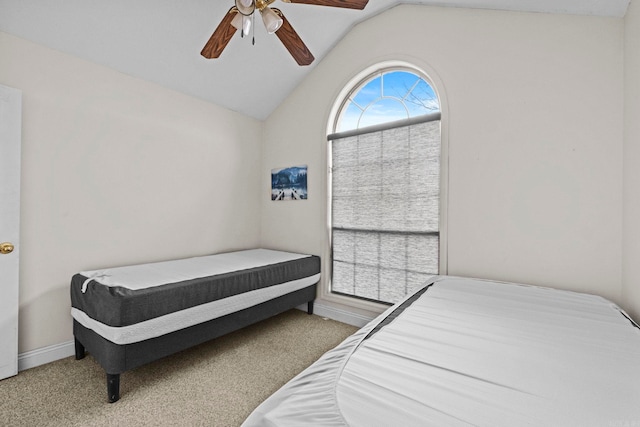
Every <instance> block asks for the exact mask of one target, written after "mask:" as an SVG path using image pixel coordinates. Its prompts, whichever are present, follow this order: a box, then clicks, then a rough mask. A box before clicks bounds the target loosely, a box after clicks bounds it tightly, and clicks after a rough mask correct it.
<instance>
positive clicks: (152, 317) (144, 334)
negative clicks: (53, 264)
mask: <svg viewBox="0 0 640 427" xmlns="http://www.w3.org/2000/svg"><path fill="white" fill-rule="evenodd" d="M319 279H320V258H319V257H317V256H314V255H307V254H298V253H291V252H283V251H275V250H269V249H250V250H243V251H236V252H228V253H222V254H215V255H209V256H202V257H194V258H187V259H178V260H171V261H164V262H156V263H149V264H140V265H131V266H124V267H116V268H106V269H100V270H92V271H83V272H80V273H78V274H76V275H74V276H73V277H72V279H71V306H72V308H71V315H72V317H73V333H74V337H75V344H76V358H77V359H81V358H83V357H84V355H85V350H88V351H89V353H91V354H92V356H93V357H94V358H95V359H96V360H97V361H98V362H99V363H100V365H101V366H102V367H103V368H104V370H105V371H106V374H107V396H108V400H109V402H115V401H117V400H118V399H119V398H120V391H119V388H120V374H121V373H122V372H125V371H127V370H130V369H133V368H136V367H138V366H141V365H143V364H145V363H148V362H152V361H154V360H157V359H159V358H161V357H164V356H168V355H170V354H173V353H175V352H178V351H181V350H184V349H186V348H189V347H192V346H195V345H197V344H200V343H203V342H205V341H208V340H211V339H213V338H217V337H219V336H222V335H224V334H226V333H229V332H232V331H235V330H237V329H240V328H243V327H245V326H248V325H250V324H252V323H255V322H258V321H261V320H264V319H266V318H268V317H270V316H274V315H276V314H279V313H281V312H284V311H286V310H289V309H291V308H294V307H297V306H299V305H301V304H304V303H306V304H307V310H308V312H309V314H311V313H312V312H313V301H314V299H315V296H316V284H317V283H318V280H319Z"/></svg>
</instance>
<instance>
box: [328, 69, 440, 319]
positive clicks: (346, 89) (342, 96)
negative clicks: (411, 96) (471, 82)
mask: <svg viewBox="0 0 640 427" xmlns="http://www.w3.org/2000/svg"><path fill="white" fill-rule="evenodd" d="M423 69H427V70H429V71H428V72H425V71H423ZM392 70H402V71H409V72H411V73H414V74H416V75H418V76H420V77H421V78H422V79H424V80H425V81H426V82H427V83H428V84H429V85H430V86H431V87H432V88H433V90H434V91H435V93H436V96H437V99H438V102H439V104H440V112H441V135H440V136H441V154H440V254H439V262H440V265H439V270H440V274H448V246H449V244H448V227H447V213H448V157H449V150H448V114H447V112H448V104H447V99H446V96H445V92H444V85H443V84H442V83H441V80H440V79H439V78H438V76H437V73H435V71H434V70H432V69H430V67H428V66H425V65H422V68H420V67H417V66H415V65H413V64H411V63H409V62H404V61H398V60H390V61H384V62H379V63H377V64H374V65H372V66H369V67H367V68H366V69H364V70H362V71H361V72H359V73H357V74H356V75H355V76H354V77H352V78H351V79H350V80H349V81H348V82H347V84H345V85H344V86H343V88H342V89H341V90H340V91H339V93H338V95H337V96H336V97H335V102H334V104H333V106H332V108H331V111H330V112H329V115H328V119H327V135H330V134H332V133H335V131H336V128H337V125H338V121H339V119H340V112H341V110H342V109H343V108H344V105H345V104H346V103H347V102H348V101H349V97H350V96H351V95H352V93H353V92H355V91H357V90H358V89H359V88H361V87H363V86H364V85H366V84H367V83H368V82H369V81H370V80H372V79H374V78H376V76H378V75H379V74H380V73H383V72H388V71H392ZM326 148H327V155H326V160H327V175H326V177H327V183H326V187H325V188H326V189H327V192H326V196H327V204H326V207H327V211H326V219H327V221H326V227H327V236H328V239H327V241H328V245H327V252H325V259H324V261H323V264H324V269H325V277H326V279H324V280H323V286H321V287H320V292H319V297H320V298H321V299H322V300H324V301H328V302H331V303H337V304H339V305H342V306H346V307H352V308H355V309H356V310H357V311H356V312H354V313H361V314H362V315H364V316H365V317H366V316H367V315H366V314H365V313H379V312H382V311H384V310H385V309H386V308H387V307H388V305H385V304H381V303H377V302H373V301H367V300H361V299H357V298H353V297H349V296H343V295H339V294H334V293H332V292H331V275H332V271H331V270H332V253H331V248H332V244H333V242H332V241H331V228H332V224H331V221H332V212H331V210H332V206H331V200H332V194H331V191H332V182H331V167H332V165H331V161H332V153H331V144H330V142H328V143H327V146H326ZM347 310H349V311H351V309H347ZM361 310H362V311H361ZM363 324H364V323H363Z"/></svg>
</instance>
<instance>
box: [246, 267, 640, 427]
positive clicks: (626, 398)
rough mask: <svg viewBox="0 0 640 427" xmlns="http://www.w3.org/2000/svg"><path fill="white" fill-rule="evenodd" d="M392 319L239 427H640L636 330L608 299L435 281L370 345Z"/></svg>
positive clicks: (355, 339)
mask: <svg viewBox="0 0 640 427" xmlns="http://www.w3.org/2000/svg"><path fill="white" fill-rule="evenodd" d="M400 304H401V303H398V304H397V305H396V307H397V306H398V305H400ZM394 308H395V307H392V308H390V309H389V310H387V312H385V313H384V314H383V315H381V316H380V317H379V318H377V319H376V320H374V321H372V322H371V323H370V324H369V325H367V326H365V327H364V328H363V329H361V330H360V331H358V332H357V333H356V334H354V335H353V336H351V337H349V338H348V339H347V340H345V341H344V342H343V343H342V344H341V345H340V346H338V347H337V348H336V349H334V350H332V351H330V352H328V353H326V354H325V355H324V356H323V357H322V358H321V359H320V360H319V361H318V362H316V363H315V364H314V365H312V366H311V367H309V368H308V369H307V370H305V371H303V372H302V373H301V374H300V375H299V376H298V377H296V378H294V379H293V380H292V381H291V382H289V383H288V384H287V385H285V386H284V387H283V388H282V389H280V390H279V391H278V392H276V393H275V394H274V395H273V396H271V397H270V398H269V399H268V400H266V401H265V402H264V403H263V404H262V405H260V406H259V407H258V408H257V409H256V410H255V411H254V412H253V413H252V414H251V416H250V417H249V418H248V419H247V420H246V421H245V423H244V424H243V425H244V426H245V427H252V426H301V425H304V426H312V425H317V426H320V425H321V426H366V427H370V426H438V427H441V426H469V425H476V426H522V425H532V426H617V425H622V426H632V425H640V329H638V328H637V326H634V325H633V324H632V321H630V319H628V318H627V317H625V316H626V315H624V312H623V311H622V310H621V309H620V308H618V307H617V306H616V305H615V304H613V303H611V302H609V301H607V300H605V299H603V298H600V297H597V296H593V295H586V294H580V293H575V292H567V291H560V290H553V289H548V288H540V287H533V286H525V285H516V284H505V283H498V282H492V281H486V280H475V279H468V278H457V277H439V278H438V279H437V280H436V281H435V283H434V284H433V285H432V286H431V287H430V288H429V289H428V290H427V291H426V292H425V293H424V294H423V295H422V296H421V297H420V298H419V299H417V300H416V301H415V302H413V303H412V304H411V306H409V307H408V308H407V309H405V310H404V311H403V313H402V314H401V315H400V316H399V317H397V318H396V319H394V320H393V321H391V322H390V323H389V324H387V325H386V326H384V327H383V328H382V329H380V330H379V331H377V332H376V333H375V334H373V335H372V336H371V337H369V338H367V339H364V337H365V336H366V335H367V334H368V333H369V332H370V331H371V330H373V329H374V327H375V326H376V325H377V324H378V323H380V322H382V321H383V319H384V317H386V315H387V314H388V313H391V312H392V311H393V310H394Z"/></svg>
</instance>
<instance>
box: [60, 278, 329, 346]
mask: <svg viewBox="0 0 640 427" xmlns="http://www.w3.org/2000/svg"><path fill="white" fill-rule="evenodd" d="M319 280H320V274H316V275H313V276H310V277H305V278H303V279H298V280H292V281H290V282H286V283H281V284H279V285H273V286H269V287H266V288H260V289H256V290H254V291H250V292H244V293H241V294H238V295H233V296H230V297H227V298H222V299H219V300H216V301H212V302H209V303H206V304H200V305H197V306H195V307H191V308H187V309H185V310H180V311H177V312H174V313H169V314H165V315H164V316H159V317H156V318H153V319H150V320H146V321H144V322H138V323H135V324H133V325H129V326H120V327H115V326H109V325H105V324H104V323H102V322H98V321H97V320H94V319H92V318H90V317H89V316H87V315H86V313H84V312H83V311H81V310H78V309H77V308H71V316H73V318H74V319H75V320H77V321H78V322H79V323H80V324H81V325H82V326H84V327H85V328H88V329H91V330H92V331H94V332H96V333H97V334H99V335H101V336H102V337H103V338H106V339H107V340H109V341H111V342H113V343H115V344H131V343H135V342H138V341H143V340H147V339H150V338H155V337H159V336H161V335H164V334H168V333H170V332H173V331H177V330H180V329H184V328H188V327H189V326H193V325H198V324H200V323H203V322H207V321H209V320H213V319H217V318H219V317H222V316H226V315H227V314H231V313H235V312H236V311H240V310H243V309H245V308H249V307H253V306H254V305H258V304H260V303H262V302H265V301H269V300H271V299H273V298H277V297H279V296H282V295H286V294H288V293H290V292H294V291H297V290H299V289H303V288H306V287H307V286H311V285H313V284H314V283H317V282H318V281H319Z"/></svg>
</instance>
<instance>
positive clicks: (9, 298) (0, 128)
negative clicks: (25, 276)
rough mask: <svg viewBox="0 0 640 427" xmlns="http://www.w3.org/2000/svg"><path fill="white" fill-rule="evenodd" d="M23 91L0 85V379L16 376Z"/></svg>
mask: <svg viewBox="0 0 640 427" xmlns="http://www.w3.org/2000/svg"><path fill="white" fill-rule="evenodd" d="M21 131H22V92H21V91H20V90H18V89H14V88H10V87H8V86H3V85H0V242H10V243H12V244H13V246H14V249H13V251H12V252H10V253H7V254H0V278H1V279H0V342H2V345H1V346H0V380H1V379H4V378H7V377H11V376H14V375H17V373H18V307H19V268H20V158H21Z"/></svg>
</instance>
